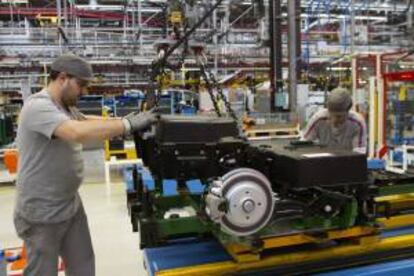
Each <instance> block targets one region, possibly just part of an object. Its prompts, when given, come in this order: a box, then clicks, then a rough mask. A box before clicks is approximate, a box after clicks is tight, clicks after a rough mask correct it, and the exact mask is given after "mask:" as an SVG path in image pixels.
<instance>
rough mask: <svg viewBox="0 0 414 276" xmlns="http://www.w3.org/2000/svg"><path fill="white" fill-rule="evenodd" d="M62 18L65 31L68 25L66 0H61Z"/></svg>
mask: <svg viewBox="0 0 414 276" xmlns="http://www.w3.org/2000/svg"><path fill="white" fill-rule="evenodd" d="M63 18H64V19H65V22H64V23H65V24H64V26H65V31H66V28H67V27H68V21H69V18H68V3H67V1H66V0H63Z"/></svg>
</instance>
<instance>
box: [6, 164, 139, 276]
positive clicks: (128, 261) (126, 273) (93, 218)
mask: <svg viewBox="0 0 414 276" xmlns="http://www.w3.org/2000/svg"><path fill="white" fill-rule="evenodd" d="M86 163H87V162H86ZM115 179H116V178H115ZM116 181H117V182H115V183H114V182H113V183H112V186H111V187H112V189H111V194H110V195H107V193H106V188H105V184H103V182H100V183H84V184H83V185H82V187H81V189H80V194H81V197H82V199H83V203H84V206H85V209H86V213H87V215H88V220H89V226H90V231H91V235H92V240H93V246H94V250H95V258H96V275H97V276H113V275H123V276H137V275H140V276H141V275H145V274H146V272H145V269H144V267H143V258H142V254H141V251H140V249H139V237H138V233H133V232H132V227H131V223H130V220H129V217H128V212H127V209H126V198H125V185H124V184H123V183H122V182H121V179H120V178H118V179H117V180H116ZM14 193H15V189H14V186H13V185H11V184H8V185H1V184H0V248H10V247H17V246H20V245H21V241H20V240H19V238H18V237H17V236H16V234H15V231H14V227H13V220H12V214H13V205H14Z"/></svg>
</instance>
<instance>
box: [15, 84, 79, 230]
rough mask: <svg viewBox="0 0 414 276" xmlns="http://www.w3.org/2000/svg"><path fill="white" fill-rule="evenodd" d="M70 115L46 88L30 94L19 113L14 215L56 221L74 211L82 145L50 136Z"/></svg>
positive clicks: (45, 221) (33, 219)
mask: <svg viewBox="0 0 414 276" xmlns="http://www.w3.org/2000/svg"><path fill="white" fill-rule="evenodd" d="M69 119H71V115H70V113H68V112H66V111H65V110H64V109H63V108H61V107H60V106H59V105H57V104H55V103H54V102H53V100H52V98H51V97H50V95H49V93H48V92H47V91H46V90H43V91H41V92H39V93H37V94H34V95H32V96H31V97H29V98H28V99H27V101H26V102H25V104H24V106H23V109H22V111H21V113H20V118H19V126H18V130H17V147H18V150H19V168H18V178H17V201H16V210H15V213H16V215H18V216H20V217H22V218H24V219H25V220H27V221H29V222H33V223H56V222H61V221H64V220H67V219H69V218H71V217H72V216H73V215H75V214H76V212H77V210H78V208H79V207H80V205H81V199H80V197H79V194H78V188H79V186H80V184H81V182H82V179H83V159H82V156H81V150H82V146H81V145H80V144H75V143H70V142H66V141H63V140H61V139H58V138H56V137H54V136H53V133H54V131H55V129H56V128H57V127H58V126H59V125H60V124H62V123H63V122H65V121H67V120H69Z"/></svg>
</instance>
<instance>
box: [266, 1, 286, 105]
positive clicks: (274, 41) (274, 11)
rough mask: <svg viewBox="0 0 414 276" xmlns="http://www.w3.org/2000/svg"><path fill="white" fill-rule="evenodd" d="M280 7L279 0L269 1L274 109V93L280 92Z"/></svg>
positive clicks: (271, 98)
mask: <svg viewBox="0 0 414 276" xmlns="http://www.w3.org/2000/svg"><path fill="white" fill-rule="evenodd" d="M281 22H282V7H281V2H280V0H270V1H269V40H270V110H271V111H272V112H275V111H276V93H280V92H282V89H283V79H282V78H283V76H282V58H283V56H282V31H281Z"/></svg>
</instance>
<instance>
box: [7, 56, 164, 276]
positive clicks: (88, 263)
mask: <svg viewBox="0 0 414 276" xmlns="http://www.w3.org/2000/svg"><path fill="white" fill-rule="evenodd" d="M92 77H93V74H92V68H91V66H90V65H89V64H88V63H87V62H86V61H84V60H83V59H81V58H79V57H77V56H74V55H70V54H67V55H62V56H60V57H59V58H57V59H56V60H55V61H54V62H53V63H52V65H51V73H50V79H51V81H50V83H49V85H48V86H47V87H46V88H45V89H43V90H42V91H41V92H39V93H36V94H34V95H32V96H30V97H29V98H28V99H27V101H26V102H25V104H24V106H23V109H22V111H21V113H20V121H19V126H18V130H17V146H18V150H19V155H20V160H19V169H18V170H19V176H18V179H17V199H16V207H15V218H14V223H15V227H16V231H17V233H18V235H19V236H20V237H21V238H22V239H23V240H24V242H25V245H26V248H27V255H28V263H27V266H26V268H25V271H24V275H27V276H55V275H57V273H58V272H57V270H58V257H59V256H61V257H62V259H63V261H64V263H65V269H66V275H69V276H91V275H95V261H94V252H93V248H92V243H91V237H90V234H89V228H88V223H87V218H86V215H85V211H84V209H83V206H82V201H81V199H80V197H79V193H78V188H79V186H80V184H81V183H82V178H83V160H82V157H81V150H82V148H81V144H82V143H86V142H91V141H99V140H104V139H108V138H111V137H114V136H120V135H125V134H128V133H132V132H135V131H141V130H144V129H146V128H148V127H149V126H150V125H151V124H153V123H154V122H155V120H156V115H155V114H153V113H152V112H142V113H138V114H137V113H133V114H130V115H127V116H126V117H124V118H122V119H117V118H113V119H104V118H101V117H87V116H83V114H81V113H80V112H75V111H74V110H75V109H74V107H75V105H76V103H77V99H78V97H79V96H80V95H81V94H82V91H83V90H84V89H85V88H86V87H87V86H88V82H89V81H90V80H91V79H92Z"/></svg>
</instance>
